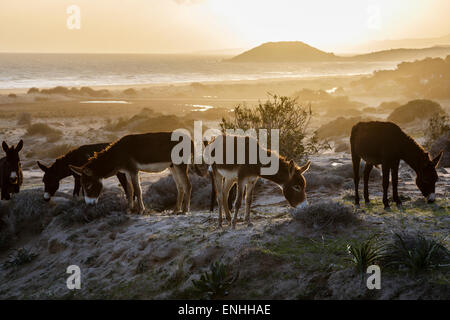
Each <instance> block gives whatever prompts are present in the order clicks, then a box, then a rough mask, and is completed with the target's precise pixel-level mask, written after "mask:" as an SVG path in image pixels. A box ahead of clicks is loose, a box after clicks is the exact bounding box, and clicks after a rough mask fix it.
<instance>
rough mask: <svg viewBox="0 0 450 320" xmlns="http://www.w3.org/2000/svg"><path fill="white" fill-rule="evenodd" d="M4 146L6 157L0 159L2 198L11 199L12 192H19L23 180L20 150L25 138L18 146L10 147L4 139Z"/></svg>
mask: <svg viewBox="0 0 450 320" xmlns="http://www.w3.org/2000/svg"><path fill="white" fill-rule="evenodd" d="M2 148H3V150H4V151H5V153H6V157H3V158H1V159H0V189H2V190H1V199H2V200H9V199H11V196H10V194H11V193H18V192H19V191H20V186H21V185H22V182H23V173H22V168H21V166H20V157H19V151H20V150H22V148H23V140H20V141H19V143H18V144H17V146H16V147H15V148H14V146H11V147H9V146H8V144H7V143H6V142H5V141H3V143H2Z"/></svg>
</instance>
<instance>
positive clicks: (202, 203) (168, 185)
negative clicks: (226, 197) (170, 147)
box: [143, 174, 211, 211]
mask: <svg viewBox="0 0 450 320" xmlns="http://www.w3.org/2000/svg"><path fill="white" fill-rule="evenodd" d="M189 180H190V182H191V184H192V196H191V208H196V209H207V208H209V203H210V195H211V180H210V179H209V176H208V177H207V178H204V177H200V176H198V175H196V174H190V175H189ZM143 197H144V200H145V202H146V203H147V204H148V206H150V207H151V208H152V209H154V210H156V211H164V210H170V209H172V208H174V206H175V204H176V202H177V187H176V185H175V181H174V180H173V177H172V175H168V176H166V177H162V178H160V179H159V180H158V181H156V182H155V183H152V184H151V185H150V186H149V187H148V189H147V190H146V191H145V192H144V195H143Z"/></svg>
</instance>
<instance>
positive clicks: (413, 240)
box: [384, 233, 450, 274]
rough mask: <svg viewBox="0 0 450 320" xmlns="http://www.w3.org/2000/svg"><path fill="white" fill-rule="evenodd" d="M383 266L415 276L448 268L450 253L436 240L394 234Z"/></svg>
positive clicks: (413, 235)
mask: <svg viewBox="0 0 450 320" xmlns="http://www.w3.org/2000/svg"><path fill="white" fill-rule="evenodd" d="M384 260H385V265H386V266H389V267H395V268H397V269H400V268H405V269H406V270H408V271H410V272H412V273H414V274H416V273H420V272H424V271H428V270H432V269H441V268H449V266H450V264H449V263H450V251H449V250H448V249H447V248H446V247H445V246H444V245H443V243H442V242H441V241H439V240H436V239H431V238H426V237H425V236H423V235H422V234H403V235H402V234H399V233H395V234H394V241H392V243H390V244H389V245H388V247H387V254H386V256H385V259H384Z"/></svg>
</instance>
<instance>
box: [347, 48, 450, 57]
mask: <svg viewBox="0 0 450 320" xmlns="http://www.w3.org/2000/svg"><path fill="white" fill-rule="evenodd" d="M448 54H450V46H442V47H432V48H423V49H392V50H383V51H376V52H372V53H367V54H359V55H355V56H352V57H348V59H350V60H352V61H409V60H418V59H425V58H427V57H432V58H442V57H445V56H447V55H448Z"/></svg>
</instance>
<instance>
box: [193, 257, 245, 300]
mask: <svg viewBox="0 0 450 320" xmlns="http://www.w3.org/2000/svg"><path fill="white" fill-rule="evenodd" d="M230 269H231V268H230V267H229V266H228V265H225V264H223V263H220V262H219V261H216V262H214V263H212V264H211V266H210V268H209V270H210V272H206V271H205V272H204V273H203V274H202V275H201V276H200V279H199V280H192V284H193V285H194V288H195V290H196V291H197V292H199V293H200V294H201V295H202V296H203V297H204V298H207V299H215V298H220V297H224V296H226V295H227V294H228V289H229V288H230V287H231V285H232V284H233V283H234V282H235V281H236V280H237V278H238V277H239V273H237V274H236V275H234V276H233V275H231V274H230Z"/></svg>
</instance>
